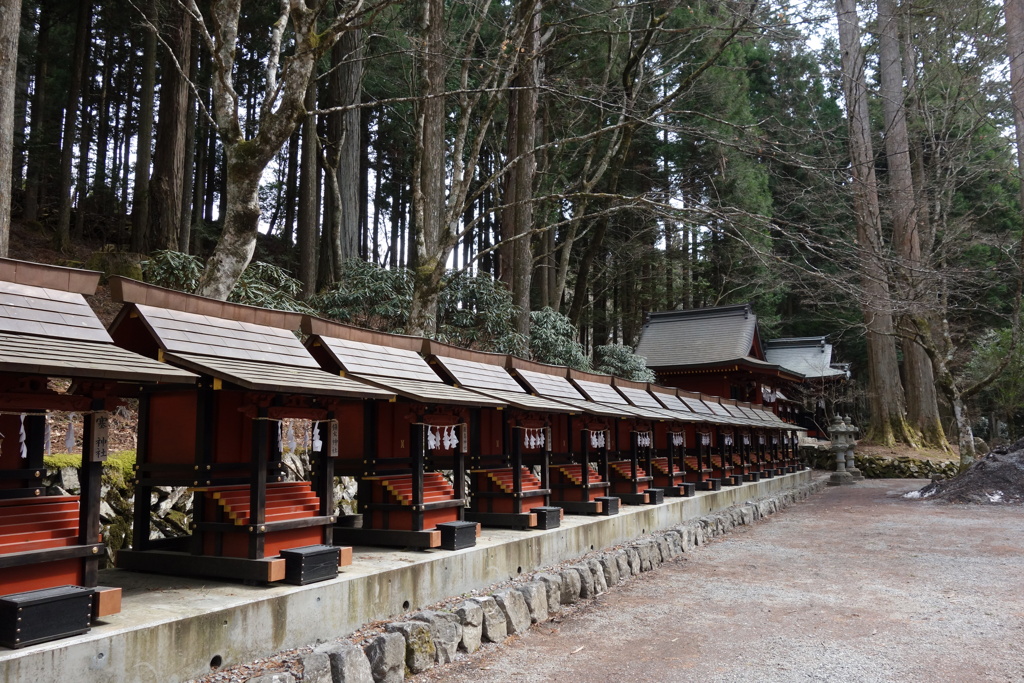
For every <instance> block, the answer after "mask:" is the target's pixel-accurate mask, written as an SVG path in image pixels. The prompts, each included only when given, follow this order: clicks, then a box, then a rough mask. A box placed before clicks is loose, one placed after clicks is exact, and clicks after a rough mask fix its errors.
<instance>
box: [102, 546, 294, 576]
mask: <svg viewBox="0 0 1024 683" xmlns="http://www.w3.org/2000/svg"><path fill="white" fill-rule="evenodd" d="M117 567H118V568H119V569H128V570H130V571H136V572H153V573H155V574H167V575H170V576H208V577H211V578H216V579H227V580H229V581H242V582H244V583H256V584H264V583H273V582H274V581H283V580H284V577H285V561H284V559H283V558H280V557H270V558H266V559H262V560H250V559H247V558H244V557H218V556H215V555H192V554H191V553H185V552H175V551H169V550H123V549H122V550H119V551H117Z"/></svg>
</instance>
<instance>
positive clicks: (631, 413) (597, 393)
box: [567, 370, 667, 505]
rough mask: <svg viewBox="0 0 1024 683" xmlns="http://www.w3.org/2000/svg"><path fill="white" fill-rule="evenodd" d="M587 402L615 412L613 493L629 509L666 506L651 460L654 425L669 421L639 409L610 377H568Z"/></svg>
mask: <svg viewBox="0 0 1024 683" xmlns="http://www.w3.org/2000/svg"><path fill="white" fill-rule="evenodd" d="M567 376H568V378H569V380H570V381H571V382H572V384H573V386H575V387H576V388H577V389H578V390H579V391H580V393H581V394H583V395H584V396H585V397H586V398H587V399H588V400H591V401H593V402H595V403H598V404H600V405H602V406H605V407H607V408H611V409H613V410H616V411H617V412H618V413H619V419H618V420H617V421H616V422H615V424H614V427H613V439H614V448H613V449H610V450H611V454H610V456H609V462H608V481H609V483H610V484H611V493H612V495H614V496H618V497H619V499H620V500H622V502H623V503H626V504H627V505H649V504H656V503H661V502H664V497H665V492H664V491H662V490H661V489H658V488H654V487H653V486H652V485H651V483H652V482H653V481H654V477H653V476H651V474H650V472H651V469H652V465H651V459H652V457H653V455H654V425H655V424H656V423H658V422H660V421H663V420H665V419H666V417H667V416H666V415H665V414H664V413H662V412H661V411H660V409H652V408H638V407H636V406H634V405H632V404H630V403H629V402H628V401H627V400H626V399H625V397H624V396H623V395H622V394H621V393H619V392H618V391H616V390H615V387H613V386H612V378H611V376H609V375H599V374H595V373H590V372H581V371H579V370H569V371H568V374H567Z"/></svg>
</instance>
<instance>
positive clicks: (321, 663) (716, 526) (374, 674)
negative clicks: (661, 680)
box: [225, 480, 824, 683]
mask: <svg viewBox="0 0 1024 683" xmlns="http://www.w3.org/2000/svg"><path fill="white" fill-rule="evenodd" d="M823 487H824V480H818V481H812V482H810V483H808V484H805V485H803V486H800V487H799V488H795V489H790V490H787V491H782V492H779V493H776V494H772V495H769V496H766V497H764V498H761V499H758V500H753V501H748V502H746V503H744V504H742V505H735V506H733V507H730V508H727V509H725V510H722V511H720V512H717V513H714V514H710V515H706V516H704V517H700V518H697V519H694V520H691V521H688V522H686V523H684V524H680V525H679V526H677V527H674V528H671V529H668V530H665V531H659V532H657V533H653V534H648V535H646V536H643V537H641V538H637V539H635V540H633V541H631V542H629V543H626V544H623V545H621V546H617V547H614V548H610V549H606V550H604V551H600V552H594V553H588V554H587V555H584V556H582V557H579V558H576V560H574V561H570V562H567V563H564V564H562V565H559V567H557V568H549V569H548V570H547V571H540V572H536V573H534V574H532V575H529V576H525V577H520V578H519V579H518V580H517V581H515V582H512V583H509V584H506V585H504V586H502V587H500V588H499V589H498V590H496V591H494V592H493V593H491V594H490V595H483V596H478V597H470V598H467V599H465V600H463V601H461V602H457V603H455V604H454V605H453V606H450V607H449V608H447V609H445V610H423V611H419V612H414V613H411V614H406V615H402V616H401V617H399V618H397V619H396V620H394V621H390V622H388V623H386V624H384V625H383V627H380V626H377V627H375V630H374V632H370V633H367V632H362V633H358V634H355V636H354V637H353V638H351V639H348V638H346V639H344V640H340V641H335V642H331V643H326V644H323V645H320V646H318V647H316V648H315V649H314V650H313V651H312V652H311V653H309V654H306V655H305V656H303V657H302V658H301V663H302V679H301V680H302V681H303V683H354V682H358V683H400V682H401V681H402V680H404V678H405V676H406V675H409V674H419V673H422V672H424V671H426V670H428V669H432V668H434V667H435V666H440V665H443V664H448V663H450V662H451V661H453V659H454V658H455V657H456V656H457V654H458V653H460V652H463V653H473V652H475V651H476V650H478V649H479V648H480V647H481V645H482V644H483V643H501V642H503V641H504V640H505V638H507V637H508V636H511V635H518V634H521V633H523V632H524V631H526V630H528V629H529V628H530V627H531V626H532V625H533V624H537V623H541V622H544V621H547V620H548V619H550V618H552V617H553V616H555V615H556V614H558V612H559V611H560V610H561V609H562V607H563V606H567V605H575V604H577V603H580V602H585V601H587V600H591V599H593V598H595V597H597V596H598V595H601V594H602V593H604V592H606V591H608V590H612V589H614V588H615V587H616V586H618V585H619V584H622V583H626V582H628V581H629V580H630V579H632V578H633V577H635V576H638V575H640V574H642V573H645V572H650V571H654V570H656V569H658V568H659V567H660V566H661V565H662V564H663V563H665V562H670V561H672V560H674V559H676V558H678V557H680V556H681V555H682V554H683V553H686V552H689V551H690V550H692V549H693V548H694V547H697V546H701V545H704V544H705V543H707V542H708V541H710V540H711V539H714V538H716V537H718V536H721V535H723V534H726V533H728V532H729V531H731V530H732V529H734V528H736V527H738V526H742V525H745V524H753V523H755V522H757V521H758V520H760V519H763V518H764V517H767V516H768V515H771V514H773V513H775V512H778V511H779V510H782V509H784V508H786V507H788V506H789V505H791V504H793V503H795V502H797V501H801V500H804V499H806V498H807V497H808V496H809V495H811V494H813V493H817V492H819V491H820V490H821V489H822V488H823ZM353 640H358V641H359V642H360V644H359V645H357V644H356V643H355V642H353ZM225 673H228V672H225ZM295 680H296V679H295V677H294V676H293V675H292V674H289V673H274V674H265V675H261V676H258V677H256V678H250V679H248V683H270V681H274V682H275V683H294V681H295Z"/></svg>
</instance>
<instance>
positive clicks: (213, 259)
mask: <svg viewBox="0 0 1024 683" xmlns="http://www.w3.org/2000/svg"><path fill="white" fill-rule="evenodd" d="M226 151H227V176H228V177H227V182H226V186H227V193H226V197H225V200H224V206H225V212H224V214H223V218H222V220H223V221H224V229H223V231H222V232H221V236H220V240H219V241H218V242H217V248H216V249H215V250H214V252H213V255H211V256H210V259H209V260H208V261H207V262H206V270H205V271H204V272H203V278H202V279H201V280H200V283H199V288H198V290H197V293H198V294H201V295H202V296H206V297H210V298H212V299H220V300H222V301H223V300H225V299H227V298H228V296H229V295H230V294H231V290H232V289H233V288H234V284H235V282H237V281H238V276H239V275H241V273H242V271H244V270H245V267H246V266H247V265H249V261H251V260H252V255H253V252H254V251H255V250H256V240H255V239H253V235H255V234H256V228H257V226H258V225H259V221H260V202H259V188H260V177H261V176H262V175H263V169H264V167H265V164H262V163H260V162H259V161H257V162H253V161H252V160H251V159H250V158H249V156H248V154H247V152H248V148H247V146H246V145H237V144H236V145H226Z"/></svg>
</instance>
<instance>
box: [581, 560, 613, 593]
mask: <svg viewBox="0 0 1024 683" xmlns="http://www.w3.org/2000/svg"><path fill="white" fill-rule="evenodd" d="M586 565H587V566H588V567H590V575H591V576H593V577H594V595H601V593H607V592H608V582H607V581H606V580H605V578H604V567H603V566H601V562H600V561H599V560H596V559H593V560H587V562H586Z"/></svg>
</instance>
